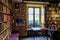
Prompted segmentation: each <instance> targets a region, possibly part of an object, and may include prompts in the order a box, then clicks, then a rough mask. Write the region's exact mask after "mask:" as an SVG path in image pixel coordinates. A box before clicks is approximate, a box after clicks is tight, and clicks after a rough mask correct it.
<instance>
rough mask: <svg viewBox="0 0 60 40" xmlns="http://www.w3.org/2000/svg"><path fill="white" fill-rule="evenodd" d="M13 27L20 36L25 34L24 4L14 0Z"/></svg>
mask: <svg viewBox="0 0 60 40" xmlns="http://www.w3.org/2000/svg"><path fill="white" fill-rule="evenodd" d="M15 27H16V28H15V29H16V30H17V31H19V34H20V36H26V33H27V32H26V4H25V3H19V2H18V3H17V2H15Z"/></svg>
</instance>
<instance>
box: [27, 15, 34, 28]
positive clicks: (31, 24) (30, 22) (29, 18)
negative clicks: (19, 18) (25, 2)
mask: <svg viewBox="0 0 60 40" xmlns="http://www.w3.org/2000/svg"><path fill="white" fill-rule="evenodd" d="M28 23H29V27H32V26H33V15H29V16H28Z"/></svg>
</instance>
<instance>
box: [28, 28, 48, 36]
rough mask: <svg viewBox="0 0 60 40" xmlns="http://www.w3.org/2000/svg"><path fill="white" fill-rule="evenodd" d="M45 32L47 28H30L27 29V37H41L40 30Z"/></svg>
mask: <svg viewBox="0 0 60 40" xmlns="http://www.w3.org/2000/svg"><path fill="white" fill-rule="evenodd" d="M43 29H45V30H47V28H43V27H31V28H28V29H27V30H28V35H33V36H35V35H36V36H39V35H41V34H40V32H41V30H43Z"/></svg>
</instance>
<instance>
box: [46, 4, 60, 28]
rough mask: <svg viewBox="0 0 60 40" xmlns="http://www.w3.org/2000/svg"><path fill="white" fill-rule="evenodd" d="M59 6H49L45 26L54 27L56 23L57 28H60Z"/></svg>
mask: <svg viewBox="0 0 60 40" xmlns="http://www.w3.org/2000/svg"><path fill="white" fill-rule="evenodd" d="M59 10H60V9H59V6H58V4H57V5H56V4H48V5H47V7H46V9H45V26H46V27H49V26H52V23H53V22H54V23H55V26H56V27H57V29H58V28H60V24H59V23H60V13H59Z"/></svg>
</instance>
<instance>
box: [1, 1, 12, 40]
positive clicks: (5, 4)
mask: <svg viewBox="0 0 60 40" xmlns="http://www.w3.org/2000/svg"><path fill="white" fill-rule="evenodd" d="M10 1H11V0H10ZM12 1H13V0H12ZM9 4H10V3H9V0H0V39H1V40H6V39H8V37H9V35H10V34H11V30H10V27H11V26H10V14H11V13H10V11H11V9H12V7H11V6H12V5H9ZM9 6H10V7H9Z"/></svg>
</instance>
